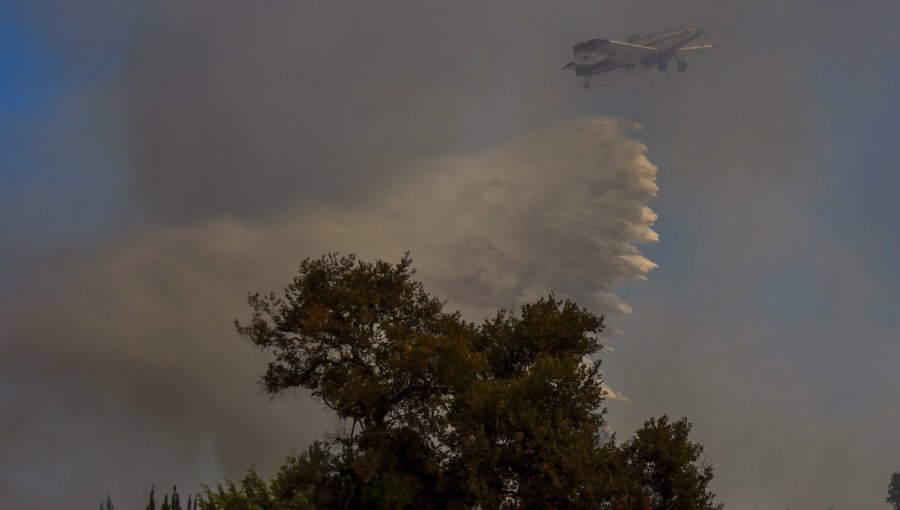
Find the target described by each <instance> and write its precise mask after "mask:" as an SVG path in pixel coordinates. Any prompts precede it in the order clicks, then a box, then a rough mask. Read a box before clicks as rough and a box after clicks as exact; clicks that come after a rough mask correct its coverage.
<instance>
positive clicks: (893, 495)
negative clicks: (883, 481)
mask: <svg viewBox="0 0 900 510" xmlns="http://www.w3.org/2000/svg"><path fill="white" fill-rule="evenodd" d="M884 501H885V503H887V504H889V505H891V506H893V507H894V510H900V472H897V473H894V474H892V475H891V483H890V484H888V493H887V498H886V499H885V500H884Z"/></svg>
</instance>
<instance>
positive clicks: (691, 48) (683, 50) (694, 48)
mask: <svg viewBox="0 0 900 510" xmlns="http://www.w3.org/2000/svg"><path fill="white" fill-rule="evenodd" d="M717 47H718V45H717V44H701V45H700V46H685V47H683V48H678V53H688V54H690V53H700V52H702V51H703V50H711V49H713V48H717Z"/></svg>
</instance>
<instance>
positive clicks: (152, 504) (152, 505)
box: [146, 484, 156, 510]
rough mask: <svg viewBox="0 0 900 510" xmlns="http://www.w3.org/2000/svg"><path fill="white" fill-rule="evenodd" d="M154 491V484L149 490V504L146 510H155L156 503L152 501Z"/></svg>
mask: <svg viewBox="0 0 900 510" xmlns="http://www.w3.org/2000/svg"><path fill="white" fill-rule="evenodd" d="M155 490H156V484H154V485H153V486H152V487H151V488H150V502H149V503H147V508H146V510H156V501H154V500H153V491H155Z"/></svg>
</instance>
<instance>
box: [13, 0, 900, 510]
mask: <svg viewBox="0 0 900 510" xmlns="http://www.w3.org/2000/svg"><path fill="white" fill-rule="evenodd" d="M898 20H900V4H898V3H897V2H894V1H891V0H866V1H862V2H855V3H853V4H852V5H851V4H850V3H847V2H835V1H822V0H819V1H813V0H796V1H792V2H783V1H780V0H763V1H755V2H746V1H745V2H737V1H733V0H685V1H681V2H670V1H664V0H656V1H650V0H646V1H624V0H622V1H604V0H595V1H581V0H565V1H562V2H538V1H533V0H525V1H523V0H519V1H516V2H513V1H494V2H476V1H469V0H464V1H460V2H436V1H430V0H426V1H422V0H416V1H414V0H389V1H385V2H377V3H372V2H364V1H356V0H347V1H344V2H313V1H291V2H287V1H282V0H265V1H262V2H253V3H250V2H241V1H237V0H220V1H217V2H199V1H184V0H156V1H149V0H134V1H132V2H117V1H114V0H85V1H82V2H77V5H76V4H75V3H74V2H63V1H59V0H35V1H31V2H19V3H13V2H4V1H0V238H2V239H3V240H4V243H3V245H4V249H3V250H2V251H0V301H2V303H0V405H2V409H3V412H2V413H0V437H2V446H0V501H4V502H6V503H7V504H8V505H9V506H10V507H15V508H21V509H25V510H31V509H38V508H41V509H43V508H61V507H63V506H64V505H65V506H72V505H76V506H81V505H88V506H90V505H94V504H96V502H98V501H100V500H101V499H103V498H105V496H106V494H107V493H109V494H111V495H112V499H113V501H114V502H115V503H116V505H117V506H119V507H120V508H131V507H141V506H142V505H144V502H145V498H146V496H147V492H148V491H149V488H150V485H151V484H152V483H156V484H157V485H159V486H163V487H165V486H169V485H171V484H174V483H177V484H179V485H180V486H182V487H185V488H186V489H187V490H195V489H196V488H199V486H200V484H214V483H216V482H218V481H221V480H223V479H224V477H236V476H240V475H241V474H242V473H243V472H244V470H246V469H247V468H249V467H250V466H253V465H255V466H256V467H257V468H258V469H259V470H260V472H261V473H263V474H268V473H271V471H272V470H273V469H275V468H276V467H277V466H278V465H279V464H280V463H281V462H282V460H283V459H284V457H285V455H286V454H288V453H289V452H290V451H291V450H292V449H300V448H303V447H305V446H306V445H307V444H308V443H309V442H310V441H311V440H312V439H314V438H316V437H318V436H319V435H321V434H322V433H323V432H324V431H325V430H327V429H328V428H329V427H330V426H331V425H332V423H331V419H330V418H329V417H328V416H327V415H326V414H324V413H323V412H322V411H321V409H320V408H319V406H318V405H317V404H315V403H313V402H311V401H310V400H309V399H308V398H307V397H306V396H305V395H302V394H298V395H296V396H293V397H291V398H285V399H278V400H276V401H274V402H273V401H269V400H267V399H266V397H265V396H264V395H262V394H261V392H260V390H259V388H258V387H257V386H256V385H255V383H256V381H257V379H258V376H259V374H260V373H261V367H262V366H263V364H264V361H265V357H264V356H263V355H262V354H260V353H259V352H257V351H255V350H254V349H253V348H252V347H251V346H250V345H247V344H245V343H244V342H242V341H241V339H240V338H239V337H238V336H237V335H236V333H235V332H234V331H233V327H232V325H231V321H232V320H233V319H234V318H235V317H241V318H243V317H245V316H246V314H247V309H246V306H245V305H244V297H245V295H246V292H247V291H251V290H260V291H267V290H278V289H280V288H281V287H282V286H283V285H284V283H285V282H286V281H287V279H288V278H290V276H291V275H292V273H293V272H294V270H295V269H296V265H297V262H298V261H299V260H300V259H301V258H302V257H305V256H319V255H321V254H323V253H326V252H329V251H341V252H344V253H348V252H355V253H358V254H359V255H360V256H362V257H365V258H375V257H380V258H384V259H386V260H391V261H396V260H398V259H399V257H400V256H401V255H402V254H403V252H405V251H407V250H409V251H411V254H412V257H413V259H414V261H415V265H416V267H417V268H418V269H419V273H418V274H419V276H421V278H422V280H423V281H424V282H425V283H426V285H427V288H428V289H429V290H430V291H432V292H434V293H436V294H438V295H441V296H445V297H447V298H449V299H450V306H453V307H456V308H458V309H461V310H463V311H464V312H465V313H466V314H467V316H468V317H470V318H472V319H473V320H474V319H477V318H479V317H480V316H481V315H483V314H484V313H486V312H487V311H488V310H491V309H494V308H496V307H500V306H507V307H508V306H516V305H517V304H520V303H522V302H523V301H525V300H528V299H533V298H534V297H536V296H538V295H541V294H544V293H547V292H550V291H554V292H556V293H557V294H558V295H560V296H565V297H572V298H574V299H576V300H577V301H579V302H580V303H583V304H585V305H587V306H590V307H591V308H592V309H594V310H596V311H599V312H603V313H605V314H608V322H609V323H610V325H611V327H612V329H613V330H616V331H618V332H620V333H621V334H618V335H610V337H609V338H607V339H606V341H607V342H609V343H610V344H611V347H612V348H613V349H614V350H611V351H610V352H607V353H606V354H605V356H604V364H603V367H604V370H605V378H606V382H607V384H609V386H610V388H611V390H610V392H611V398H610V400H609V401H608V405H609V408H610V412H609V415H608V417H609V420H610V426H611V428H612V429H613V430H615V431H616V432H617V433H619V434H620V435H621V436H622V437H627V436H628V435H629V434H630V433H631V432H632V431H633V430H634V429H635V428H637V427H638V426H640V424H641V423H642V421H643V420H644V419H646V418H648V417H650V416H659V415H661V414H664V413H667V414H669V415H672V416H678V417H680V416H687V417H688V419H689V420H690V421H691V422H692V423H693V424H694V429H693V433H694V439H695V440H697V441H699V442H701V443H702V444H703V445H704V446H705V448H706V451H707V453H708V454H709V460H710V461H711V462H712V464H713V466H714V468H715V473H716V476H715V479H714V480H713V485H712V486H713V490H714V491H715V492H716V494H717V495H718V497H719V500H720V501H722V502H724V503H725V504H726V508H729V509H761V508H772V509H776V508H777V509H782V508H788V507H790V508H819V509H824V508H826V507H829V506H831V507H834V508H836V509H841V508H847V509H851V508H882V507H885V505H884V496H885V492H886V489H887V484H888V480H889V477H890V474H891V473H892V472H894V471H898V470H900V433H898V430H900V427H898V423H900V400H898V399H897V397H896V393H897V388H898V387H900V370H898V368H897V367H898V366H900V338H898V333H897V332H898V331H900V319H898V314H897V310H898V307H900V290H898V289H900V285H898V283H900V270H898V265H897V260H898V255H900V229H898V227H897V218H900V205H898V204H900V201H898V200H897V198H896V193H897V191H898V190H900V178H898V173H897V169H898V166H900V145H898V144H897V143H896V142H897V140H898V139H900V130H898V129H897V127H896V125H897V124H896V118H897V116H898V114H900V96H898V95H897V93H896V90H898V89H900V56H898V55H900V54H898V52H897V48H898V47H900V33H898V32H897V30H896V25H897V22H898ZM687 25H699V26H702V27H703V28H705V29H706V31H707V32H708V33H709V35H710V38H711V39H713V40H714V41H715V42H716V43H718V44H720V46H721V47H720V48H718V49H716V50H714V51H710V52H706V53H704V54H703V55H701V56H696V57H693V58H691V61H690V62H691V65H690V69H689V70H688V71H687V72H685V73H677V72H673V70H671V69H670V70H669V71H668V72H666V73H660V72H658V71H656V70H655V69H653V70H647V71H637V70H635V71H627V72H620V73H611V74H608V75H604V76H598V77H595V78H594V79H593V80H592V85H591V86H592V88H591V89H590V90H588V91H585V90H583V89H582V88H581V81H580V80H578V79H576V78H575V77H573V76H572V75H571V74H570V73H566V72H563V71H561V70H560V67H561V66H562V65H563V64H565V63H566V62H568V61H569V60H570V57H571V47H572V45H573V44H574V43H576V42H578V41H583V40H587V39H590V38H593V37H606V38H623V37H624V36H625V35H626V34H628V33H631V32H649V31H655V30H665V29H669V28H673V27H680V26H687Z"/></svg>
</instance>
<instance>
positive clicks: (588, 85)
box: [584, 79, 591, 90]
mask: <svg viewBox="0 0 900 510" xmlns="http://www.w3.org/2000/svg"><path fill="white" fill-rule="evenodd" d="M589 88H591V80H590V79H587V80H584V90H587V89H589Z"/></svg>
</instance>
